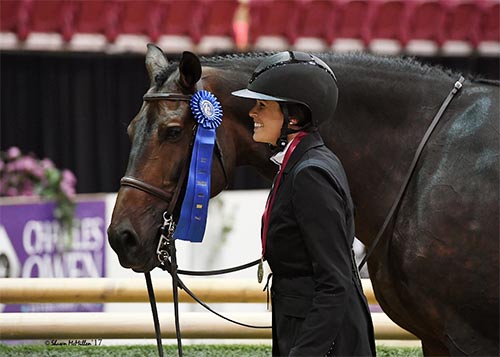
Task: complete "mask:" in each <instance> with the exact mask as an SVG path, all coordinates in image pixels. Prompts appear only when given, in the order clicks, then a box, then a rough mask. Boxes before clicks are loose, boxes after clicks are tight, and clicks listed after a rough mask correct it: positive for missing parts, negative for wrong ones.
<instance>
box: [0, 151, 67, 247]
mask: <svg viewBox="0 0 500 357" xmlns="http://www.w3.org/2000/svg"><path fill="white" fill-rule="evenodd" d="M75 185H76V178H75V175H74V174H73V173H72V172H71V171H70V170H67V169H64V170H59V169H58V168H56V167H55V165H54V163H53V162H52V161H51V160H50V159H47V158H45V159H43V160H40V159H38V158H37V157H35V156H34V155H33V154H28V155H23V154H22V152H21V150H19V148H17V147H11V148H9V149H8V150H7V151H0V196H3V197H6V196H10V197H12V196H39V197H42V198H45V199H49V200H53V201H54V202H55V205H56V206H55V209H54V217H55V218H56V219H57V220H58V221H59V222H60V224H61V228H62V230H63V231H65V232H67V233H68V236H69V237H71V230H72V226H73V216H74V211H75V202H74V198H75V194H76V191H75Z"/></svg>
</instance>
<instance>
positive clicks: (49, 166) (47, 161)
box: [41, 159, 54, 170]
mask: <svg viewBox="0 0 500 357" xmlns="http://www.w3.org/2000/svg"><path fill="white" fill-rule="evenodd" d="M41 164H42V168H43V169H44V170H47V169H52V168H54V163H53V162H52V160H50V159H43V160H42V161H41Z"/></svg>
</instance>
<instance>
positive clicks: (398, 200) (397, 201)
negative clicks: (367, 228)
mask: <svg viewBox="0 0 500 357" xmlns="http://www.w3.org/2000/svg"><path fill="white" fill-rule="evenodd" d="M464 81H465V78H464V77H462V76H460V78H459V79H458V80H457V81H456V82H455V84H454V85H453V89H452V90H451V92H450V93H449V94H448V96H447V97H446V98H445V100H444V101H443V104H441V107H440V108H439V110H438V111H437V113H436V115H435V116H434V119H432V122H431V124H430V125H429V127H428V128H427V131H426V132H425V134H424V136H423V138H422V141H421V142H420V145H419V146H418V148H417V151H416V152H415V156H414V157H413V161H412V163H411V165H410V169H409V170H408V173H407V174H406V177H405V179H404V181H403V185H402V186H401V189H400V191H399V193H398V195H397V196H396V199H395V200H394V203H393V205H392V207H391V209H390V211H389V213H388V214H387V217H386V218H385V221H384V224H383V225H382V227H381V228H380V230H379V231H378V233H377V235H376V236H375V240H374V241H373V243H372V245H371V246H370V249H369V250H368V252H367V253H366V255H365V256H364V258H363V260H362V261H361V263H360V264H359V267H358V270H361V269H362V268H363V266H364V265H365V264H366V262H367V261H368V259H369V258H370V256H371V255H372V253H373V251H374V250H375V248H376V247H377V245H378V243H379V242H380V239H381V238H382V235H383V234H384V232H385V230H386V229H387V226H388V225H389V222H390V221H391V219H392V217H393V216H394V213H396V210H397V208H398V207H399V204H400V203H401V199H402V198H403V195H404V193H405V192H406V189H407V188H408V184H409V183H410V180H411V178H412V176H413V173H414V172H415V168H416V167H417V163H418V160H419V159H420V156H421V155H422V151H423V150H424V147H425V145H426V144H427V142H428V141H429V138H430V136H431V134H432V132H433V131H434V129H435V128H436V125H437V124H438V122H439V120H440V119H441V117H442V116H443V113H444V111H445V110H446V108H448V105H449V104H450V102H451V100H452V99H453V97H454V96H455V94H457V93H458V91H459V90H460V89H462V86H463V83H464Z"/></svg>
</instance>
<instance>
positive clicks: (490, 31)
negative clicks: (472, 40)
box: [478, 1, 500, 56]
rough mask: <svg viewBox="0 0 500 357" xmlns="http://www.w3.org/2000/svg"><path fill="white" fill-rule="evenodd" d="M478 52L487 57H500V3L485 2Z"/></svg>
mask: <svg viewBox="0 0 500 357" xmlns="http://www.w3.org/2000/svg"><path fill="white" fill-rule="evenodd" d="M478 51H479V52H480V53H482V54H485V55H494V56H500V2H497V1H484V2H483V6H482V11H481V20H480V26H479V45H478Z"/></svg>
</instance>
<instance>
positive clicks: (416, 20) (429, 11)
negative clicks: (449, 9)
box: [403, 0, 446, 55]
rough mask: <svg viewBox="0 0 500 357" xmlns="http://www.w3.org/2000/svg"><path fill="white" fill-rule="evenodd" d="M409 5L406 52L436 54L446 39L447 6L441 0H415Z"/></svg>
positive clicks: (405, 41) (404, 41)
mask: <svg viewBox="0 0 500 357" xmlns="http://www.w3.org/2000/svg"><path fill="white" fill-rule="evenodd" d="M408 6H409V12H410V16H409V17H408V21H407V22H406V26H405V27H404V34H403V43H404V44H405V46H406V52H408V53H410V54H417V55H433V54H436V53H437V52H438V50H439V48H440V47H441V45H442V43H443V40H444V39H443V36H444V33H443V31H444V25H445V19H446V11H445V7H444V6H443V4H442V2H441V1H440V0H413V1H410V2H409V3H408Z"/></svg>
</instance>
